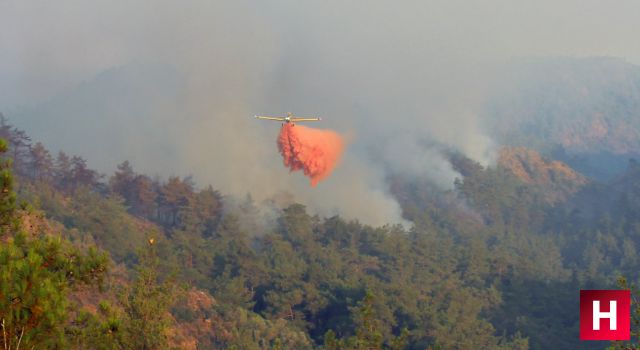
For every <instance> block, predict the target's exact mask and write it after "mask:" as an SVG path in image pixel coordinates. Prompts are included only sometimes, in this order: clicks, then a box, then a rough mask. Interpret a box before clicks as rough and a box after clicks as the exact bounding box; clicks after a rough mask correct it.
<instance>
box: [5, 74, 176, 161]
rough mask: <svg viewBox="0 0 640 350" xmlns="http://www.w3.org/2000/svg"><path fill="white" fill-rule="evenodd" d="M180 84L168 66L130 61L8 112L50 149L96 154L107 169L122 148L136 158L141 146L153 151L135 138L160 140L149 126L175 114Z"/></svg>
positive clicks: (18, 123) (11, 118) (89, 154)
mask: <svg viewBox="0 0 640 350" xmlns="http://www.w3.org/2000/svg"><path fill="white" fill-rule="evenodd" d="M182 84H184V80H183V77H182V76H181V75H180V74H179V73H178V72H177V71H176V70H175V69H174V68H173V67H171V66H167V65H160V64H156V65H154V64H135V63H133V64H128V65H125V66H120V67H114V68H111V69H107V70H105V71H103V72H101V73H99V74H97V75H96V76H94V77H92V78H90V79H88V80H86V81H84V82H82V83H80V84H78V85H76V86H74V87H72V88H69V89H67V90H65V91H63V92H61V93H60V94H58V95H56V96H54V97H52V98H51V99H49V100H48V101H46V102H44V103H42V104H39V105H36V106H30V107H27V108H24V109H22V110H21V111H18V112H15V113H11V114H10V115H8V117H9V119H10V121H11V123H12V124H15V125H16V126H18V127H20V128H22V129H25V130H28V131H29V134H30V135H31V136H32V137H33V138H34V139H37V140H40V141H41V142H43V143H44V144H46V145H47V146H48V147H49V148H51V149H53V150H54V151H57V150H59V149H63V150H67V151H69V150H70V151H72V152H74V153H79V154H81V155H82V156H84V157H87V158H89V159H93V161H94V162H96V160H97V162H96V163H94V164H93V165H94V166H96V167H98V168H99V170H101V171H106V170H107V169H113V167H114V166H115V164H117V163H119V162H121V161H122V155H123V154H127V155H132V154H136V155H138V158H140V157H141V156H140V154H145V152H146V154H155V153H157V152H153V151H154V150H139V149H137V147H139V146H140V144H141V143H140V142H136V141H137V140H139V139H141V138H142V139H154V140H158V142H157V144H158V145H162V144H164V143H162V142H160V141H161V139H162V138H163V136H164V135H162V134H160V133H158V130H160V128H157V127H153V126H155V125H156V124H157V123H165V124H170V123H171V119H170V118H171V117H173V118H174V119H175V118H176V117H175V116H176V115H177V112H175V111H177V106H179V105H180V103H181V96H182V94H181V93H180V92H181V91H182V88H181V86H182ZM144 116H153V118H141V117H144ZM174 122H175V120H174ZM123 125H127V127H123ZM77 145H82V149H78V146H77ZM163 151H164V150H163ZM166 151H167V152H170V150H166ZM131 158H135V157H131ZM131 158H130V159H131Z"/></svg>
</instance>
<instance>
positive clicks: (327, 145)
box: [278, 123, 345, 186]
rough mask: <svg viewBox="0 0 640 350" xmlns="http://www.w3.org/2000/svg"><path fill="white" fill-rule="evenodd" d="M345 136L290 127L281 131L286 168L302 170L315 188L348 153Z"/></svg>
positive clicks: (283, 126)
mask: <svg viewBox="0 0 640 350" xmlns="http://www.w3.org/2000/svg"><path fill="white" fill-rule="evenodd" d="M344 144H345V142H344V140H343V138H342V136H340V135H339V134H338V133H336V132H334V131H331V130H321V129H313V128H308V127H305V126H302V125H293V124H291V123H286V124H283V125H282V128H281V129H280V135H279V136H278V149H279V150H280V154H282V158H283V159H284V165H285V166H286V167H287V168H289V169H290V170H291V171H297V170H302V171H303V172H304V174H305V175H306V176H308V177H309V178H310V179H311V186H315V185H317V184H318V182H320V181H322V180H323V179H325V178H326V177H327V176H329V175H330V174H331V172H332V171H333V169H334V168H335V167H336V165H338V162H339V161H340V156H341V155H342V152H343V151H344Z"/></svg>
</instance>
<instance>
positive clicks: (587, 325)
mask: <svg viewBox="0 0 640 350" xmlns="http://www.w3.org/2000/svg"><path fill="white" fill-rule="evenodd" d="M630 321H631V292H630V291H628V290H581V291H580V340H629V338H630V336H631V334H630V333H631V328H630Z"/></svg>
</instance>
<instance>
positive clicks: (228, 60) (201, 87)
mask: <svg viewBox="0 0 640 350" xmlns="http://www.w3.org/2000/svg"><path fill="white" fill-rule="evenodd" d="M639 14H640V1H637V0H633V1H632V0H628V1H592V0H572V1H547V0H542V1H526V2H525V1H513V0H502V1H498V0H491V1H455V0H447V1H444V0H443V1H425V0H422V1H412V0H408V1H394V2H392V1H380V0H367V1H355V0H352V1H345V0H342V1H334V0H322V1H299V0H297V1H295V0H276V1H266V0H261V1H249V0H236V1H150V0H144V1H135V0H133V1H131V0H129V1H113V0H111V1H82V0H77V1H76V0H73V1H7V0H0V111H3V112H4V113H5V114H6V115H7V116H8V117H9V118H10V119H11V121H12V122H14V123H16V124H17V125H19V126H21V127H23V128H25V129H27V131H28V132H30V133H31V134H32V135H34V137H35V138H36V139H38V140H42V141H43V142H44V143H45V144H46V145H47V146H49V147H50V148H52V149H53V150H54V151H57V150H58V149H61V148H62V149H65V150H67V151H69V152H70V153H78V154H81V155H83V156H85V157H87V158H88V159H89V161H90V164H91V165H92V166H94V167H96V168H99V169H100V170H102V171H105V172H106V171H111V169H114V166H115V164H116V163H117V162H120V161H122V160H125V159H129V160H131V161H132V163H133V164H134V166H135V167H137V168H138V169H140V170H144V171H148V172H152V173H160V174H163V175H169V174H179V175H184V174H188V173H193V174H194V175H195V176H196V179H197V180H198V181H199V183H202V184H206V183H211V184H212V185H214V187H217V188H220V189H221V190H223V191H227V192H228V193H234V194H239V195H242V194H244V193H246V192H249V191H250V192H252V193H254V194H255V195H256V196H257V197H258V198H266V197H268V196H270V195H272V194H273V193H277V192H279V191H289V192H292V193H293V194H294V195H295V196H296V198H297V199H299V200H300V201H302V202H304V203H305V204H307V205H309V206H310V207H311V208H312V209H313V210H315V211H316V212H319V213H321V214H325V215H329V214H333V213H341V214H343V215H346V216H348V217H358V218H361V219H362V220H363V221H366V222H370V223H374V224H378V223H383V222H387V221H390V220H391V221H398V220H399V216H398V208H397V204H396V203H395V201H393V200H392V199H391V198H390V196H389V195H388V193H387V188H386V186H385V184H384V177H385V176H387V175H388V174H389V169H393V171H398V172H402V173H406V174H411V175H416V176H425V175H426V176H429V177H430V178H432V179H433V180H434V181H435V182H436V183H438V184H440V185H441V186H443V187H445V188H446V187H450V186H451V183H452V180H453V178H454V177H455V176H456V174H455V172H453V171H452V170H451V169H450V167H449V166H448V164H447V163H446V162H445V161H444V160H443V159H442V157H441V156H440V155H439V153H438V148H437V147H436V148H433V147H431V146H430V145H434V144H438V145H447V146H449V147H453V148H456V149H458V150H460V151H463V152H465V153H466V154H468V155H469V156H471V157H473V158H475V159H477V160H480V161H482V162H487V161H489V160H490V159H491V152H492V147H493V144H492V142H491V140H490V139H489V138H488V137H486V136H485V135H484V133H483V131H482V125H481V123H480V121H478V119H477V117H476V115H477V113H478V110H479V108H480V106H481V105H482V101H483V98H484V95H485V94H486V93H487V86H489V85H490V83H491V81H492V80H493V79H495V77H496V76H499V75H500V71H501V66H502V65H503V64H504V63H505V62H508V61H509V60H512V59H514V58H521V57H528V56H572V57H573V56H575V57H584V56H614V57H621V58H624V59H626V60H627V61H629V62H632V63H636V64H640V45H638V44H637V42H638V39H637V35H638V33H639V32H640V17H639ZM286 111H293V112H296V113H299V114H307V115H321V116H322V117H324V122H323V126H324V127H331V128H333V129H336V130H338V131H339V132H342V133H344V134H347V135H348V136H349V139H350V145H349V148H348V152H347V154H346V155H345V159H344V161H343V163H342V165H341V166H340V167H339V168H338V170H337V171H336V173H335V174H334V176H332V177H331V178H330V179H329V180H328V181H326V182H325V183H321V184H320V185H319V187H318V188H317V189H310V188H309V187H308V182H307V180H306V179H305V178H303V177H302V176H301V175H290V174H288V172H287V171H286V169H284V168H283V167H282V164H281V160H280V159H279V155H278V154H277V150H276V147H275V135H276V133H277V131H278V125H277V124H276V125H271V124H268V123H258V122H256V121H255V120H252V119H251V118H250V117H251V116H252V115H253V114H258V113H268V114H273V113H282V112H286ZM363 203H366V205H363Z"/></svg>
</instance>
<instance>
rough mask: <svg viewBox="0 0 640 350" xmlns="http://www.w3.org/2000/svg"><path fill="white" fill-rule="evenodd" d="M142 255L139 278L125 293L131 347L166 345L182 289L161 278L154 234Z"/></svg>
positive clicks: (147, 348)
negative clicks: (171, 315) (178, 295)
mask: <svg viewBox="0 0 640 350" xmlns="http://www.w3.org/2000/svg"><path fill="white" fill-rule="evenodd" d="M139 258H140V264H139V265H138V267H137V276H136V280H135V282H134V283H133V285H132V286H131V287H130V288H129V289H128V290H127V291H126V292H125V294H124V295H123V304H124V309H125V313H126V319H125V329H126V333H127V344H128V348H130V349H140V350H155V349H166V348H167V347H168V330H169V327H170V325H171V318H170V314H169V309H170V307H171V306H172V304H173V300H175V299H176V294H177V293H179V290H178V288H177V286H176V284H175V283H174V281H173V280H172V279H165V280H161V279H160V276H159V273H158V270H159V266H160V258H159V257H158V254H157V252H156V245H155V241H154V239H153V238H150V239H149V244H148V246H147V247H146V248H144V249H142V250H141V252H140V253H139Z"/></svg>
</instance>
